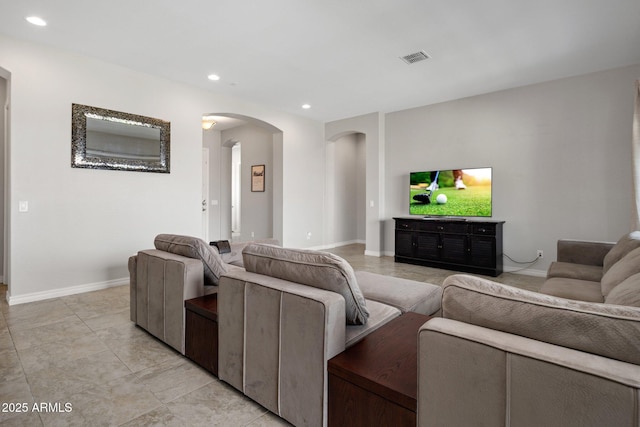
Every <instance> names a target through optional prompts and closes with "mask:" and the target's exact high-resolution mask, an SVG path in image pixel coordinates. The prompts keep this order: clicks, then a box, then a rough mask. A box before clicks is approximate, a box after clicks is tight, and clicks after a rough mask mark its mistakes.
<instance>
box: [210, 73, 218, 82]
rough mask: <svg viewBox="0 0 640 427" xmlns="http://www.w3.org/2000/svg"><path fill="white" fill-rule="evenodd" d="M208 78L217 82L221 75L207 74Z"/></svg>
mask: <svg viewBox="0 0 640 427" xmlns="http://www.w3.org/2000/svg"><path fill="white" fill-rule="evenodd" d="M207 78H208V79H209V80H213V81H214V82H217V81H218V80H220V76H219V75H217V74H209V75H208V76H207Z"/></svg>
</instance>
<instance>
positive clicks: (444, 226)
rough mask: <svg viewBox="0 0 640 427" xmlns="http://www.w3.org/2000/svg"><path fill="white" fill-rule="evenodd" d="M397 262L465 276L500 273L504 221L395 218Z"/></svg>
mask: <svg viewBox="0 0 640 427" xmlns="http://www.w3.org/2000/svg"><path fill="white" fill-rule="evenodd" d="M394 220H395V221H396V232H395V236H396V248H395V251H396V252H395V260H396V262H406V263H410V264H419V265H426V266H429V267H438V268H446V269H449V270H456V271H464V272H468V273H477V274H484V275H489V276H494V277H495V276H499V275H500V274H502V225H503V224H504V221H480V220H464V219H449V218H442V219H441V218H394Z"/></svg>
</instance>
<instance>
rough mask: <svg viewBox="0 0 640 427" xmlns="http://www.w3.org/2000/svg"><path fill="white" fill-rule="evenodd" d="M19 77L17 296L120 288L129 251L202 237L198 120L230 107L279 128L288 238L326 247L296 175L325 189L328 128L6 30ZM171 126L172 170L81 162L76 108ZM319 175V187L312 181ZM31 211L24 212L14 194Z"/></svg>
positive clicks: (317, 203)
mask: <svg viewBox="0 0 640 427" xmlns="http://www.w3.org/2000/svg"><path fill="white" fill-rule="evenodd" d="M0 67H3V68H5V69H7V70H8V71H9V72H11V79H12V80H11V94H12V95H11V108H12V114H11V119H10V120H11V121H10V124H11V140H10V141H9V144H10V159H9V162H10V165H11V172H10V173H11V175H10V180H11V183H10V191H11V199H10V206H11V212H12V213H13V215H12V218H11V223H10V234H11V236H10V254H11V261H10V274H11V276H10V278H9V280H8V281H9V295H8V296H9V300H10V302H11V303H18V302H26V301H29V300H34V299H42V298H47V297H51V296H56V295H61V294H65V293H73V292H78V291H81V290H86V289H88V288H91V287H95V286H105V285H109V284H112V283H122V282H123V279H125V278H126V277H127V276H128V273H127V267H126V263H127V258H128V257H129V255H131V254H133V253H135V252H136V251H137V250H139V249H142V248H148V247H151V246H152V245H153V237H154V236H155V235H156V234H158V233H161V232H167V233H184V234H191V235H199V234H200V233H201V208H200V202H201V200H200V196H201V194H200V188H201V174H202V172H201V155H202V154H201V153H202V150H201V147H202V144H203V140H202V129H201V126H200V121H201V116H202V114H203V113H204V112H210V111H232V112H236V113H238V114H243V115H247V116H250V117H255V118H258V119H260V120H263V121H265V122H267V123H271V124H273V125H274V126H276V127H278V128H279V129H281V130H282V131H283V142H282V147H283V148H282V151H283V157H284V170H283V179H284V189H283V195H282V206H283V208H282V216H283V224H284V226H283V227H284V229H283V242H284V243H285V244H286V245H289V246H306V245H314V244H319V240H318V241H317V242H314V241H313V240H312V241H311V242H309V241H307V240H306V231H307V230H308V229H312V230H315V231H316V233H314V235H315V236H322V229H321V227H322V200H316V199H311V200H305V202H304V204H302V203H300V202H299V201H300V200H304V198H305V196H306V195H307V191H306V188H305V187H302V186H301V185H300V183H299V182H297V180H296V177H297V176H299V175H301V174H303V173H304V174H307V173H310V175H311V176H312V177H313V178H312V181H311V183H310V184H311V185H312V186H316V187H318V186H319V187H322V186H323V184H324V178H323V170H324V163H323V158H324V156H323V155H322V153H323V150H324V139H323V125H322V123H319V122H316V121H313V120H309V119H306V118H302V117H298V116H293V115H290V114H285V113H281V112H278V111H273V110H271V109H267V108H264V107H261V106H258V105H254V104H248V103H245V102H243V101H240V100H237V99H232V98H228V97H223V96H219V95H217V94H214V93H212V92H205V91H202V90H200V89H195V88H191V87H188V86H186V85H182V84H178V83H175V82H171V81H168V80H165V79H161V78H158V77H154V76H151V75H147V74H143V73H139V72H136V71H132V70H129V69H125V68H122V67H119V66H115V65H111V64H108V63H104V62H101V61H97V60H94V59H91V58H88V57H84V56H80V55H75V54H71V53H68V52H65V51H61V50H57V49H52V48H49V47H45V46H43V45H37V44H32V43H28V42H23V41H18V40H14V39H10V38H7V37H4V36H0ZM72 103H80V104H85V105H92V106H97V107H102V108H107V109H112V110H118V111H124V112H129V113H135V114H140V115H145V116H150V117H156V118H160V119H163V120H167V121H170V122H171V173H170V174H156V173H140V172H122V171H107V170H89V169H73V168H71V166H70V161H71V160H70V154H71V142H70V138H71V136H70V133H71V104H72ZM315 181H317V182H315ZM19 200H25V201H28V202H29V208H30V209H29V212H26V213H17V207H18V201H19Z"/></svg>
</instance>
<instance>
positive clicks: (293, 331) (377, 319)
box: [218, 245, 441, 426]
mask: <svg viewBox="0 0 640 427" xmlns="http://www.w3.org/2000/svg"><path fill="white" fill-rule="evenodd" d="M244 266H245V269H246V270H234V271H229V272H227V273H226V274H224V275H223V276H222V277H221V279H220V286H219V291H218V322H219V350H218V351H219V357H218V365H219V366H218V369H219V377H220V379H221V380H223V381H226V382H227V383H229V384H231V385H232V386H233V387H235V388H236V389H238V390H240V391H242V392H243V393H244V394H245V395H247V396H248V397H250V398H251V399H253V400H255V401H256V402H258V403H260V404H261V405H262V406H264V407H265V408H267V409H269V410H270V411H272V412H274V413H275V414H277V415H279V416H280V417H282V418H284V419H286V420H287V421H289V422H291V423H292V424H294V425H296V426H322V425H326V423H327V362H328V360H329V359H330V358H332V357H333V356H335V355H337V354H339V353H341V352H342V351H343V350H344V349H345V348H347V347H349V346H351V345H353V344H354V343H356V342H358V341H359V340H361V339H362V338H363V337H365V336H366V335H367V334H369V333H371V332H372V331H374V330H375V329H377V328H379V327H380V326H382V325H384V324H385V323H387V322H388V321H390V320H392V319H393V318H395V317H397V316H399V315H400V314H401V313H403V312H406V311H415V312H421V313H424V314H433V313H435V312H437V311H438V310H439V308H440V295H441V288H440V287H439V286H435V285H430V284H427V283H421V282H415V281H411V280H404V279H399V278H394V277H388V276H381V275H377V274H373V273H367V272H354V271H353V269H352V268H351V266H350V265H349V264H348V263H346V262H345V261H344V260H343V259H341V258H339V257H337V256H335V255H332V254H329V253H324V252H317V251H307V250H295V249H285V248H278V247H273V246H267V245H249V246H247V247H246V248H245V249H244Z"/></svg>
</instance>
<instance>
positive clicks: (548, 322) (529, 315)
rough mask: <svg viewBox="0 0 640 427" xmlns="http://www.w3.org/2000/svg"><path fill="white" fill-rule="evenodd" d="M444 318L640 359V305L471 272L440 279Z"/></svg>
mask: <svg viewBox="0 0 640 427" xmlns="http://www.w3.org/2000/svg"><path fill="white" fill-rule="evenodd" d="M442 317H444V318H448V319H453V320H458V321H461V322H465V323H470V324H474V325H478V326H483V327H485V328H489V329H495V330H498V331H503V332H507V333H511V334H515V335H520V336H523V337H528V338H531V339H534V340H538V341H542V342H547V343H550V344H556V345H559V346H563V347H568V348H573V349H576V350H580V351H584V352H587V353H592V354H597V355H601V356H604V357H609V358H612V359H616V360H621V361H624V362H629V363H634V364H636V365H637V364H640V340H638V338H637V337H638V336H640V309H638V308H634V307H624V306H618V305H611V304H600V303H588V302H582V301H575V300H567V299H564V298H558V297H553V296H550V295H544V294H539V293H536V292H530V291H526V290H523V289H519V288H514V287H511V286H506V285H502V284H500V283H496V282H492V281H490V280H486V279H481V278H478V277H474V276H469V275H463V274H458V275H453V276H449V277H448V278H447V279H445V281H444V283H443V297H442Z"/></svg>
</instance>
